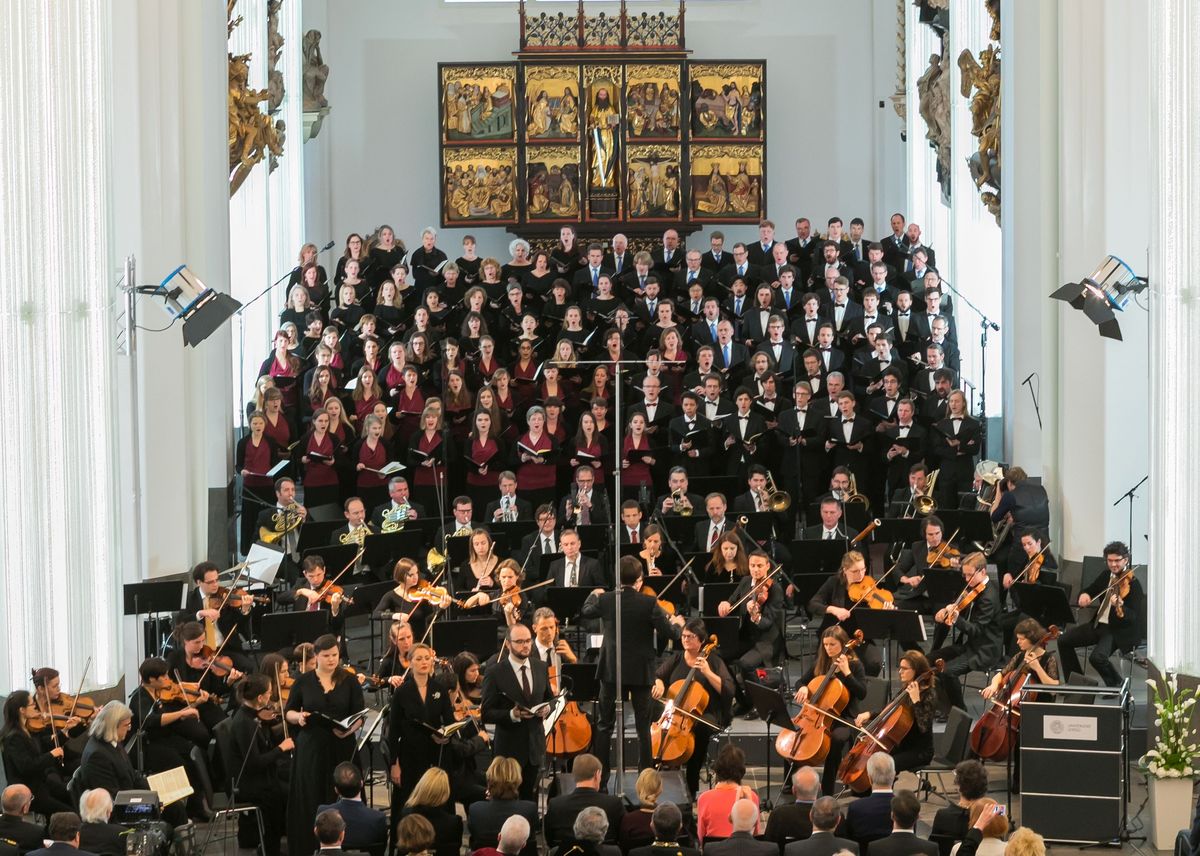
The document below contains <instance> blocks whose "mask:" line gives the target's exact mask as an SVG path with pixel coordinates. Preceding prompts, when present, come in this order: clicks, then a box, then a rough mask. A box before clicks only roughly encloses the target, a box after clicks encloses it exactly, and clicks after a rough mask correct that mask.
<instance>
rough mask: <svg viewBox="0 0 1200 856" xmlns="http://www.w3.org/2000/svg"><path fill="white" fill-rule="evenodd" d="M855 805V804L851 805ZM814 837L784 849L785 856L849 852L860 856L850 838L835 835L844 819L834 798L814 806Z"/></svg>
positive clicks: (812, 815) (826, 854)
mask: <svg viewBox="0 0 1200 856" xmlns="http://www.w3.org/2000/svg"><path fill="white" fill-rule="evenodd" d="M851 805H853V803H851ZM811 817H812V835H810V836H809V837H808V838H806V839H805V840H804V841H793V842H792V843H791V844H789V845H787V847H785V848H784V849H783V854H784V856H833V854H834V853H837V852H838V851H841V850H848V851H850V852H851V853H853V854H855V856H858V845H857V844H856V843H855V842H853V841H851V840H849V839H848V838H839V837H838V836H836V835H834V831H835V830H836V829H837V827H838V823H839V822H840V821H841V819H842V810H841V809H840V808H838V804H837V800H835V799H834V798H833V797H821V798H820V799H818V800H817V801H816V802H814V803H813V806H812V813H811Z"/></svg>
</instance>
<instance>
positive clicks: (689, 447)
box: [659, 322, 728, 513]
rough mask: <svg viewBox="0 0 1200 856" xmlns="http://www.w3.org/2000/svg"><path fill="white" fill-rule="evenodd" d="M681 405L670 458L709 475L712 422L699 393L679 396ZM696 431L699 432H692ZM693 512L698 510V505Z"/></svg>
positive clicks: (670, 437) (671, 432)
mask: <svg viewBox="0 0 1200 856" xmlns="http://www.w3.org/2000/svg"><path fill="white" fill-rule="evenodd" d="M726 323H728V322H726ZM679 407H680V410H681V411H682V412H681V413H680V415H679V416H676V417H675V418H674V419H672V420H671V422H670V424H669V425H668V426H667V434H668V441H669V442H670V444H671V459H672V460H673V461H674V462H675V464H676V466H681V467H684V468H685V469H684V472H685V473H690V474H692V475H696V476H706V475H708V473H709V465H710V462H711V461H712V455H713V449H714V443H715V442H716V436H715V433H714V431H713V426H712V423H710V422H709V421H708V420H707V419H705V418H704V417H703V416H701V415H700V396H698V395H697V394H696V393H694V392H692V391H691V390H690V389H689V390H687V391H686V392H684V393H683V395H681V396H680V397H679ZM697 431H698V432H700V433H698V434H697V433H693V432H697ZM689 435H691V436H689ZM659 507H660V508H661V507H663V505H662V504H661V503H660V504H659ZM694 513H699V506H697V507H696V511H695V512H694Z"/></svg>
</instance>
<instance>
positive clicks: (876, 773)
mask: <svg viewBox="0 0 1200 856" xmlns="http://www.w3.org/2000/svg"><path fill="white" fill-rule="evenodd" d="M867 778H869V779H870V780H871V793H870V794H869V795H867V796H865V797H862V798H861V799H857V800H855V801H854V802H852V803H850V807H849V808H848V809H847V810H846V837H848V838H851V839H853V840H854V841H856V842H858V846H859V847H860V848H865V847H866V845H868V844H870V843H871V842H872V841H876V840H878V839H880V838H884V837H886V836H887V835H889V834H890V833H891V831H892V784H893V783H894V782H895V781H896V763H895V762H894V761H893V760H892V756H891V755H889V754H887V753H886V752H876V753H875V754H874V755H872V756H871V757H870V758H868V759H867Z"/></svg>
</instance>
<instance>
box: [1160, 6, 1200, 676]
mask: <svg viewBox="0 0 1200 856" xmlns="http://www.w3.org/2000/svg"><path fill="white" fill-rule="evenodd" d="M1150 19H1151V22H1150V45H1149V50H1148V51H1147V54H1148V55H1149V57H1150V63H1151V74H1150V80H1151V86H1150V91H1149V100H1150V138H1151V140H1152V141H1153V143H1152V148H1151V152H1150V161H1151V169H1152V182H1153V186H1154V187H1155V188H1156V191H1157V192H1156V195H1155V198H1154V204H1153V205H1152V207H1151V211H1150V233H1151V236H1152V238H1151V242H1150V272H1149V278H1150V287H1151V288H1152V289H1153V290H1154V293H1153V296H1152V297H1151V299H1150V313H1151V319H1150V320H1151V325H1152V329H1153V330H1154V336H1153V340H1152V342H1153V344H1152V346H1151V351H1150V394H1151V396H1152V399H1151V400H1152V401H1155V402H1158V403H1159V406H1157V407H1156V408H1155V419H1154V422H1153V424H1152V430H1151V434H1150V486H1151V487H1152V490H1151V491H1150V492H1149V493H1150V511H1151V513H1150V569H1151V578H1150V581H1149V584H1148V593H1149V598H1150V608H1149V617H1150V631H1149V636H1150V638H1149V645H1150V648H1149V654H1150V657H1151V658H1153V660H1154V662H1155V663H1156V664H1157V665H1158V667H1159V668H1161V669H1172V670H1175V669H1182V670H1185V671H1188V672H1189V673H1192V674H1195V672H1196V669H1197V668H1200V622H1197V621H1196V608H1197V607H1198V606H1200V592H1198V590H1197V588H1196V585H1195V580H1194V577H1195V574H1194V573H1193V572H1192V566H1193V564H1194V562H1195V559H1196V555H1197V549H1198V548H1200V526H1197V524H1196V520H1197V511H1198V509H1197V500H1196V497H1197V493H1196V474H1197V473H1198V472H1200V448H1198V447H1197V445H1196V427H1197V426H1200V397H1197V396H1196V395H1194V394H1192V393H1191V386H1192V384H1191V381H1192V376H1191V375H1192V373H1191V371H1190V369H1191V367H1192V366H1194V365H1195V364H1196V360H1197V359H1200V343H1198V342H1197V341H1196V334H1195V330H1196V324H1197V321H1198V320H1200V307H1198V306H1197V301H1196V291H1195V285H1194V280H1195V277H1194V274H1193V271H1192V270H1191V269H1190V262H1191V260H1192V259H1193V258H1194V257H1195V255H1196V230H1197V229H1198V228H1200V162H1197V158H1196V154H1197V150H1198V149H1200V129H1198V128H1197V127H1196V117H1197V116H1200V92H1198V91H1197V89H1196V87H1195V85H1194V84H1195V81H1196V80H1197V76H1198V75H1200V9H1197V8H1196V6H1195V4H1194V3H1191V2H1189V0H1163V2H1161V3H1160V4H1158V5H1157V6H1156V8H1155V14H1154V15H1151V16H1150Z"/></svg>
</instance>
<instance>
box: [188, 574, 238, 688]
mask: <svg viewBox="0 0 1200 856" xmlns="http://www.w3.org/2000/svg"><path fill="white" fill-rule="evenodd" d="M232 590H233V589H230V591H232ZM232 638H233V634H232V633H230V634H229V635H228V636H226V637H225V638H224V639H222V640H221V644H220V645H218V646H217V650H215V651H213V653H212V656H211V657H209V658H208V665H207V666H205V667H204V671H203V672H201V673H200V677H199V679H198V680H197V681H196V684H197V686H198V685H199V684H200V683H202V682H203V681H204V679H205V678H206V677H208V673H209V672H211V671H212V667H213V663H215V662H217V657H220V656H221V652H222V651H223V650H224V649H225V646H226V645H227V644H228V643H229V640H230V639H232Z"/></svg>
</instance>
